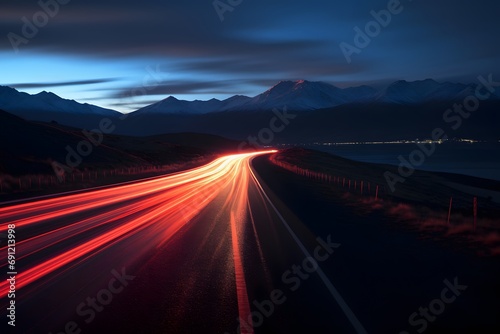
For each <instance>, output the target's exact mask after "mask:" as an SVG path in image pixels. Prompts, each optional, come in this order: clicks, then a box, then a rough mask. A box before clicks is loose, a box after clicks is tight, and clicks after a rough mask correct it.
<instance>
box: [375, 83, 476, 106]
mask: <svg viewBox="0 0 500 334" xmlns="http://www.w3.org/2000/svg"><path fill="white" fill-rule="evenodd" d="M474 89H475V86H474V85H465V84H460V83H450V82H445V83H439V82H437V81H434V80H432V79H426V80H421V81H413V82H408V81H404V80H400V81H396V82H394V83H393V84H391V85H389V87H387V88H386V89H385V90H383V91H382V92H380V93H379V94H378V96H377V99H376V100H377V102H386V103H397V104H416V103H424V102H435V101H458V100H463V99H465V98H466V97H467V96H469V95H471V94H472V93H473V92H474Z"/></svg>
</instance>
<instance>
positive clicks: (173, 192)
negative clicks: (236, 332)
mask: <svg viewBox="0 0 500 334" xmlns="http://www.w3.org/2000/svg"><path fill="white" fill-rule="evenodd" d="M271 152H275V151H262V152H255V153H245V154H236V155H228V156H224V157H221V158H218V159H216V160H215V161H213V162H211V163H209V164H207V165H205V166H201V167H199V168H195V169H191V170H188V171H185V172H181V173H176V174H172V175H168V176H164V177H159V178H155V179H148V180H144V181H138V182H134V183H128V184H121V185H116V186H112V187H108V188H100V189H96V190H91V191H87V192H83V193H74V194H66V195H61V196H56V197H53V198H46V199H39V200H35V201H32V202H28V203H22V204H13V205H10V206H6V207H3V208H0V222H1V224H0V233H1V232H5V231H6V230H7V226H8V224H15V225H16V235H17V249H18V254H16V259H17V260H18V261H22V263H23V267H22V270H20V272H19V273H18V275H17V277H16V289H17V291H19V290H23V289H24V288H25V287H27V286H29V285H31V284H34V283H36V282H37V281H39V280H42V279H44V280H46V279H48V280H50V279H51V277H52V276H56V275H57V273H58V272H59V271H61V270H65V268H67V267H70V266H72V265H75V264H78V263H80V262H81V261H85V260H87V259H89V258H91V257H95V256H97V255H98V254H99V253H100V252H102V251H103V250H105V249H106V248H108V247H111V246H113V245H116V244H117V243H119V242H121V241H124V240H126V239H127V238H133V237H134V236H135V237H137V236H138V235H139V233H141V234H140V241H141V245H142V247H141V248H140V249H139V250H140V252H142V254H144V253H146V252H147V251H150V250H151V249H154V248H155V247H159V246H160V245H162V244H163V243H165V242H167V241H168V240H169V239H170V238H171V237H172V236H173V235H175V234H176V233H177V232H178V231H179V230H180V229H181V228H182V227H184V226H185V225H186V224H188V223H189V221H190V220H191V219H192V218H193V217H195V216H196V215H197V214H199V213H200V211H201V210H203V208H204V207H206V206H207V205H208V204H209V203H210V202H211V201H213V200H214V199H215V198H216V197H217V196H218V195H220V194H221V193H222V192H225V193H227V194H228V195H227V197H225V202H224V203H223V205H222V207H221V208H220V210H221V212H227V213H228V214H227V217H228V219H227V220H228V221H227V224H228V226H229V228H230V230H231V238H232V251H233V259H234V273H233V275H234V276H233V279H235V280H236V289H237V291H235V294H236V296H237V299H238V310H239V313H240V317H241V318H243V319H248V316H249V315H250V306H249V302H248V297H247V294H246V285H245V275H244V272H243V264H242V262H241V261H242V258H243V254H242V253H241V252H242V249H243V248H242V247H241V244H242V243H243V238H244V236H243V233H244V232H243V230H244V229H243V228H242V227H241V225H242V224H244V222H245V221H246V215H247V214H248V186H249V182H250V181H251V180H252V179H251V171H250V160H251V159H252V158H254V157H255V156H258V155H262V154H268V153H271ZM225 193H224V194H225ZM5 250H6V247H2V248H0V251H2V254H6V252H5ZM5 266H6V261H3V262H2V264H1V267H0V269H1V270H4V269H6V268H5ZM4 271H5V270H4ZM8 289H9V286H8V282H7V281H3V282H1V283H0V293H1V298H2V299H3V298H5V296H6V295H7V293H8ZM247 333H252V331H251V330H247Z"/></svg>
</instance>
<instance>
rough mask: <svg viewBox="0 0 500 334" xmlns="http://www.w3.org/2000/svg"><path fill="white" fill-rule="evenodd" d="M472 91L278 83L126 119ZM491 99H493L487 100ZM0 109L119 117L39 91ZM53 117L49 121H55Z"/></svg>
mask: <svg viewBox="0 0 500 334" xmlns="http://www.w3.org/2000/svg"><path fill="white" fill-rule="evenodd" d="M474 89H475V85H472V84H461V83H450V82H445V83H439V82H436V81H435V80H432V79H426V80H422V81H414V82H408V81H404V80H400V81H396V82H394V83H392V84H391V85H389V86H388V87H387V88H385V89H382V90H377V89H375V88H373V87H370V86H359V87H351V88H344V89H342V88H338V87H336V86H333V85H331V84H328V83H325V82H311V81H306V80H299V81H281V82H279V83H278V84H276V85H275V86H273V87H271V88H270V89H268V90H267V91H265V92H263V93H261V94H259V95H257V96H255V97H247V96H242V95H235V96H232V97H230V98H228V99H225V100H218V99H211V100H208V101H199V100H195V101H184V100H178V99H176V98H175V97H173V96H169V97H168V98H166V99H164V100H161V101H159V102H156V103H154V104H151V105H148V106H146V107H143V108H141V109H139V110H136V111H135V112H133V113H131V114H132V115H153V114H188V115H197V114H207V113H213V112H226V111H264V110H272V109H274V108H278V109H282V108H283V107H284V106H287V108H288V109H289V110H294V111H308V110H318V109H325V108H333V107H337V106H341V105H346V104H356V103H368V102H375V103H377V102H378V103H391V104H400V105H414V104H422V103H430V102H442V101H460V100H463V99H464V98H465V97H467V96H469V95H471V93H473V90H474ZM492 99H495V100H497V99H499V98H498V97H497V96H492ZM0 108H1V109H3V110H6V111H8V112H11V113H13V114H15V115H17V116H20V117H23V118H26V119H31V120H38V121H50V120H51V119H48V118H50V117H52V118H53V119H54V117H55V116H57V115H58V116H59V117H60V116H61V114H66V113H70V114H73V115H74V114H80V115H93V116H99V117H103V116H106V117H116V116H119V115H120V113H119V112H117V111H114V110H111V109H105V108H101V107H98V106H95V105H91V104H87V103H85V104H81V103H78V102H76V101H74V100H67V99H63V98H61V97H59V96H57V95H55V94H53V93H50V92H46V91H43V92H41V93H38V94H35V95H30V94H27V93H23V92H19V91H17V90H16V89H14V88H10V87H7V86H0ZM59 117H55V119H57V118H59Z"/></svg>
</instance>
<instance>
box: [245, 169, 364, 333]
mask: <svg viewBox="0 0 500 334" xmlns="http://www.w3.org/2000/svg"><path fill="white" fill-rule="evenodd" d="M249 164H250V162H249ZM250 172H251V173H252V177H253V179H254V180H255V182H256V184H257V186H258V187H259V188H260V191H261V192H262V194H263V195H264V197H265V198H266V200H267V201H268V202H269V204H270V205H271V207H272V208H273V209H274V211H275V212H276V214H277V215H278V217H279V219H280V220H281V222H282V223H283V225H284V226H285V228H286V229H287V230H288V232H289V233H290V235H291V236H292V238H293V240H294V241H295V242H296V243H297V245H298V246H299V248H300V249H301V250H302V252H303V253H304V255H305V256H306V257H311V258H313V257H312V255H311V254H310V253H309V251H308V250H307V248H306V247H305V246H304V244H303V243H302V242H301V241H300V239H299V238H298V237H297V235H296V234H295V232H294V231H293V230H292V228H291V227H290V225H288V223H287V222H286V220H285V219H284V218H283V216H282V215H281V213H280V212H279V211H278V209H277V208H276V206H274V204H273V202H272V201H271V199H270V198H269V196H267V194H266V192H265V190H264V188H263V187H262V185H261V184H260V182H259V180H258V179H257V177H256V176H255V174H254V172H253V170H252V168H250ZM316 272H317V273H318V275H319V277H320V278H321V280H322V281H323V283H324V284H325V287H326V288H327V289H328V291H329V292H330V294H331V295H332V296H333V298H334V299H335V301H336V302H337V304H338V305H339V306H340V308H341V309H342V311H343V312H344V314H345V315H346V317H347V319H349V322H350V323H351V325H352V326H353V327H354V329H355V330H356V332H357V333H358V334H367V331H366V330H365V328H364V327H363V325H362V324H361V322H360V321H359V320H358V318H357V317H356V315H355V314H354V312H353V311H352V310H351V308H350V307H349V305H347V303H346V301H345V300H344V298H342V296H341V295H340V293H339V292H338V290H337V289H336V288H335V286H334V285H333V284H332V282H331V281H330V279H329V278H328V277H327V276H326V274H325V273H324V272H323V270H322V269H321V267H320V266H319V264H318V269H317V270H316Z"/></svg>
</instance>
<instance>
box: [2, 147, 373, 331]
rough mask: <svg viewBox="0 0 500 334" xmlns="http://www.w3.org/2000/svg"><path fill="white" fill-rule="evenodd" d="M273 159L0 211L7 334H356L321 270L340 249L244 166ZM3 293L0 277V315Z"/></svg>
mask: <svg viewBox="0 0 500 334" xmlns="http://www.w3.org/2000/svg"><path fill="white" fill-rule="evenodd" d="M272 152H273V151H263V152H256V153H248V154H238V155H229V156H225V157H221V158H219V159H217V160H215V161H214V162H212V163H210V164H208V165H205V166H202V167H199V168H195V169H192V170H189V171H185V172H181V173H176V174H173V175H168V176H164V177H159V178H154V179H148V180H143V181H138V182H133V183H127V184H120V185H115V186H112V187H106V188H100V189H94V190H90V191H85V192H81V193H73V194H63V195H60V196H55V197H50V198H44V199H37V200H33V201H29V202H25V203H16V204H11V205H8V206H5V207H2V208H0V222H1V225H0V232H1V233H4V234H5V233H6V231H7V229H8V224H13V225H15V229H14V230H15V236H16V239H15V240H16V244H15V248H16V253H15V261H16V267H15V268H14V270H15V272H16V275H15V299H14V300H15V307H16V318H15V321H16V327H15V330H14V328H13V327H12V326H8V327H7V330H8V331H9V332H15V333H54V334H55V333H200V332H203V333H298V332H307V331H308V330H310V329H311V328H316V329H320V331H319V332H324V333H327V332H333V331H336V332H342V333H365V332H366V331H365V329H364V327H363V325H362V323H361V322H360V320H359V319H358V318H357V317H356V315H355V312H354V311H353V310H352V309H351V308H350V306H349V304H348V302H347V301H346V300H345V299H344V298H343V296H342V295H341V294H340V293H339V291H338V290H337V288H336V287H335V285H334V284H333V283H332V280H331V279H330V277H329V276H328V275H326V274H325V273H324V272H323V270H322V265H323V264H324V263H328V262H329V261H334V258H335V252H336V251H337V249H339V248H340V247H341V245H340V244H338V243H336V242H335V240H334V239H333V238H332V236H330V235H324V236H320V237H318V236H316V235H313V234H312V233H310V232H309V231H308V230H307V228H306V227H304V226H303V225H301V224H300V222H298V221H297V219H296V217H294V215H293V213H291V212H289V211H287V210H283V209H278V208H277V206H279V205H278V204H277V203H279V199H277V198H276V196H274V195H273V193H272V192H271V191H270V190H269V189H267V188H266V186H265V184H263V183H262V182H261V181H259V177H258V176H257V175H256V173H255V172H254V171H253V170H252V167H251V161H252V159H253V158H255V157H257V156H260V155H265V154H269V153H272ZM11 227H12V226H11ZM3 241H5V240H3ZM0 253H1V254H2V259H5V257H6V254H7V247H6V246H5V243H4V242H2V244H1V248H0ZM6 263H7V261H5V260H3V261H2V266H1V267H0V272H1V273H2V275H6V273H7V272H10V271H12V270H9V268H8V267H7V265H6ZM9 277H10V276H9ZM10 288H11V285H10V284H9V282H8V281H7V280H6V279H4V280H2V282H1V283H0V291H1V296H2V299H1V305H2V309H3V310H5V309H6V307H7V306H8V305H9V304H8V303H9V302H10V301H11V300H13V298H7V294H8V293H9V289H10ZM3 318H4V319H5V317H3ZM2 325H3V324H2Z"/></svg>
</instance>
